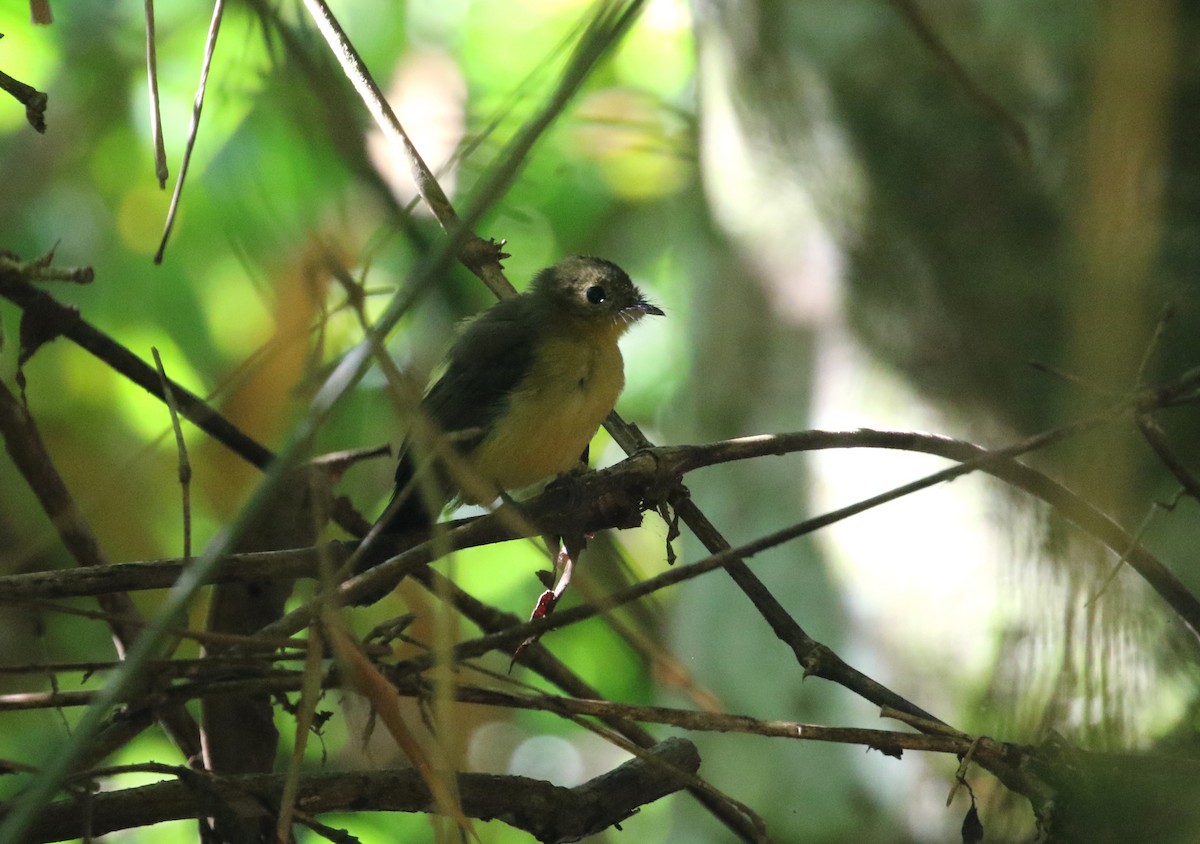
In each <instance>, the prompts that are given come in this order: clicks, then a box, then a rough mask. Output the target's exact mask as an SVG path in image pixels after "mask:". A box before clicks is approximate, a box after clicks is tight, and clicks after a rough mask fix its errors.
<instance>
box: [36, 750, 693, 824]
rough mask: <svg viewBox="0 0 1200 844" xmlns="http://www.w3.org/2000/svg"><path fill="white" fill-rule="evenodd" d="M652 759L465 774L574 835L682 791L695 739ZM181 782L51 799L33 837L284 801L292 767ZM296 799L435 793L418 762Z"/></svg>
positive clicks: (314, 783) (347, 805)
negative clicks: (602, 769)
mask: <svg viewBox="0 0 1200 844" xmlns="http://www.w3.org/2000/svg"><path fill="white" fill-rule="evenodd" d="M649 753H650V758H649V759H632V760H630V761H628V762H626V763H625V764H623V765H621V766H620V767H618V768H615V769H613V770H612V771H609V772H608V773H606V774H602V775H601V776H599V777H597V778H595V779H593V780H590V781H589V782H586V783H584V784H583V785H580V786H578V787H576V788H562V787H560V786H555V785H551V784H550V783H547V782H543V781H541V780H533V779H529V778H528V777H510V776H499V775H493V774H459V775H458V787H459V790H460V792H461V793H462V798H463V810H464V811H465V812H466V813H467V815H469V816H470V817H474V818H480V819H484V820H490V819H499V820H503V821H504V822H505V823H508V824H509V825H511V826H514V827H516V828H518V829H523V830H525V831H527V832H529V833H530V834H531V835H533V836H535V837H536V838H537V839H538V840H540V841H571V840H577V839H578V838H581V837H583V836H586V835H592V834H595V833H597V832H600V831H601V830H604V829H607V828H608V827H610V826H612V825H613V824H616V823H620V822H621V821H623V820H625V819H626V818H627V817H629V815H630V814H632V813H633V812H634V811H636V809H637V808H638V807H639V806H643V805H645V804H647V803H651V802H653V801H655V800H658V799H660V798H662V797H664V796H666V795H668V794H671V793H673V792H675V791H677V790H679V787H680V785H679V780H677V779H676V778H673V777H671V776H669V775H668V774H667V773H666V772H667V771H669V770H671V769H679V770H681V771H683V772H685V773H694V772H695V771H696V770H697V768H698V767H699V765H700V758H699V755H698V754H697V753H696V749H695V747H694V746H693V745H692V744H691V743H690V742H688V741H685V740H683V739H677V738H674V739H668V740H666V741H664V742H662V743H660V744H659V745H658V746H657V747H656V748H654V749H653V750H652V751H650V752H649ZM175 773H176V774H177V775H178V776H179V779H178V780H177V781H168V782H162V783H157V784H155V785H148V786H142V787H140V788H130V789H124V790H120V791H109V792H103V793H100V794H94V795H84V796H81V797H79V798H77V799H72V800H63V801H59V802H57V803H53V804H51V805H49V806H47V807H46V808H45V809H44V810H43V811H42V813H41V814H40V815H39V817H38V819H37V821H36V822H35V823H34V824H33V826H32V827H31V828H30V831H29V837H28V839H27V840H29V841H31V842H33V841H59V840H62V839H64V838H78V837H82V836H84V835H104V834H106V833H109V832H113V831H116V830H120V829H131V828H135V827H141V826H147V825H150V824H154V823H161V822H163V821H167V820H178V819H181V818H195V817H204V816H205V815H208V814H212V813H213V812H215V811H219V810H221V809H222V808H223V807H224V806H230V805H239V804H240V805H242V806H245V807H247V808H253V807H255V806H258V807H259V808H260V810H262V811H265V810H264V809H262V807H263V806H264V805H265V806H273V805H277V804H278V801H279V796H280V790H281V788H282V785H283V776H281V775H275V774H264V775H254V776H241V777H211V778H210V777H204V776H203V775H201V774H197V773H189V772H187V771H184V770H177V771H175ZM297 804H298V805H299V806H300V807H301V808H302V809H303V811H304V813H305V814H307V815H315V814H319V813H322V812H331V811H349V810H353V811H382V812H429V811H432V809H433V802H432V797H431V795H430V793H429V790H428V788H426V786H425V784H424V783H423V782H422V781H421V778H420V777H419V776H418V775H417V774H416V773H415V772H414V771H412V770H402V771H372V772H338V773H323V774H306V775H304V776H302V777H301V778H300V781H299V785H298V789H297Z"/></svg>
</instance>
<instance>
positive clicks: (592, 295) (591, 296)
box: [583, 284, 608, 305]
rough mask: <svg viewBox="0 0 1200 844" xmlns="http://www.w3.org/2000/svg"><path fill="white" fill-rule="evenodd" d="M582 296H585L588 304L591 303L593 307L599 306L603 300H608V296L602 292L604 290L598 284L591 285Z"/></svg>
mask: <svg viewBox="0 0 1200 844" xmlns="http://www.w3.org/2000/svg"><path fill="white" fill-rule="evenodd" d="M583 295H584V296H587V300H588V301H589V302H591V303H592V304H593V305H599V304H600V303H601V302H603V301H604V300H605V299H607V298H608V296H607V295H606V294H605V292H604V288H603V287H601V286H600V285H598V284H593V285H592V286H591V287H589V288H588V289H587V291H586V292H585V293H584V294H583Z"/></svg>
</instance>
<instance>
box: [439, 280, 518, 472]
mask: <svg viewBox="0 0 1200 844" xmlns="http://www.w3.org/2000/svg"><path fill="white" fill-rule="evenodd" d="M525 305H526V302H525V297H521V296H517V297H514V298H511V299H506V300H504V301H503V302H500V303H499V304H497V305H494V306H492V308H491V309H490V310H488V311H486V312H485V313H484V314H483V315H482V316H481V317H479V318H478V319H476V320H475V321H474V322H472V323H471V324H470V325H468V326H467V328H466V330H465V331H464V332H463V334H462V336H461V337H459V338H458V341H457V342H456V343H455V344H454V347H453V348H452V349H451V350H450V356H449V365H448V366H447V368H446V372H445V373H444V374H443V375H442V377H441V378H439V379H438V381H437V383H436V384H434V385H433V387H432V388H431V389H430V391H429V394H428V395H426V396H425V400H424V402H422V407H423V408H424V410H425V412H426V413H428V414H429V416H430V418H431V419H432V420H433V421H434V422H436V423H437V425H438V426H439V427H440V428H441V429H442V430H443V431H445V432H446V433H450V434H453V433H455V432H462V433H464V434H465V436H464V437H463V438H461V439H457V440H456V442H457V445H458V448H459V449H460V450H462V451H466V452H469V451H470V450H471V449H473V448H474V447H475V446H476V445H478V444H479V441H480V440H482V439H483V437H484V436H485V435H486V433H487V431H488V429H489V428H490V427H491V426H492V423H494V422H495V421H496V419H497V417H498V416H499V415H500V414H501V412H502V411H503V410H504V407H505V404H506V402H507V401H508V396H509V394H510V393H511V392H512V391H513V390H514V389H515V388H516V387H517V385H518V384H519V383H520V382H521V379H522V378H523V377H524V376H525V374H526V373H527V372H528V371H529V367H530V365H531V364H532V363H533V346H534V339H535V334H536V331H537V327H536V321H534V320H531V319H529V318H528V315H527V314H525Z"/></svg>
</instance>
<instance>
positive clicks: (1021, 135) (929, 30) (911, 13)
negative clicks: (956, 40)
mask: <svg viewBox="0 0 1200 844" xmlns="http://www.w3.org/2000/svg"><path fill="white" fill-rule="evenodd" d="M888 2H889V3H890V4H891V6H892V8H893V9H895V10H896V13H897V14H898V15H900V17H901V18H903V19H904V21H905V22H906V23H907V24H908V25H909V27H910V28H911V29H912V31H913V32H914V33H915V34H916V36H917V38H919V39H920V41H921V43H922V44H924V45H925V49H927V50H929V52H930V53H931V54H932V55H933V57H934V59H936V60H937V62H938V64H940V65H941V66H942V69H943V70H944V71H945V72H946V74H947V75H948V76H949V77H950V78H951V79H952V80H953V81H954V82H955V83H956V84H957V85H958V86H959V87H960V88H961V89H962V91H963V93H964V94H966V95H967V99H969V100H971V101H972V102H973V103H975V104H976V105H977V106H979V107H980V108H981V109H983V111H984V112H985V113H986V114H987V115H988V116H989V117H991V118H992V119H993V120H995V121H996V122H997V123H999V124H1000V126H1001V128H1002V129H1004V131H1006V132H1007V133H1008V134H1009V136H1010V137H1011V138H1012V139H1013V141H1014V142H1016V144H1017V147H1018V148H1019V149H1020V150H1021V153H1022V155H1024V156H1025V157H1026V158H1028V157H1029V152H1030V147H1029V133H1028V132H1027V131H1026V130H1025V126H1024V125H1023V124H1022V123H1021V121H1019V120H1017V118H1016V117H1014V116H1013V114H1012V112H1010V111H1009V110H1008V109H1007V108H1005V107H1004V106H1003V105H1001V103H1000V101H999V100H997V99H996V98H995V97H993V96H992V95H991V94H989V93H988V92H987V91H986V90H984V88H983V86H982V85H980V84H979V83H978V82H976V81H975V79H974V77H972V76H971V74H970V73H968V72H967V69H966V68H965V67H963V64H962V62H960V61H959V60H958V59H957V58H956V57H955V55H954V53H952V52H950V48H949V47H947V46H946V44H945V42H944V41H942V39H941V37H940V36H939V35H938V34H937V32H936V31H935V30H934V28H933V25H932V24H930V22H929V20H928V19H927V18H926V17H925V13H924V12H922V11H921V9H920V8H919V7H918V6H917V4H916V2H915V0H888Z"/></svg>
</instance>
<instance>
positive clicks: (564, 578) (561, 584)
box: [510, 536, 588, 670]
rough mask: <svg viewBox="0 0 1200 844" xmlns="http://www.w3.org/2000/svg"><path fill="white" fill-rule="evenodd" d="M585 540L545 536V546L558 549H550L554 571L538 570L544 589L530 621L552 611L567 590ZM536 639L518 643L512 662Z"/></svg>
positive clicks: (581, 537) (578, 537)
mask: <svg viewBox="0 0 1200 844" xmlns="http://www.w3.org/2000/svg"><path fill="white" fill-rule="evenodd" d="M587 540H588V538H587V537H586V536H574V537H572V536H564V537H562V539H561V541H560V540H559V538H558V537H552V536H547V537H546V545H547V547H549V548H550V549H554V548H557V549H558V550H557V551H553V550H551V556H552V561H553V563H554V572H553V573H550V572H539V577H542V585H543V586H545V587H546V589H545V591H544V592H542V594H541V595H539V596H538V599H537V603H536V604H534V606H533V612H532V613H531V614H530V616H529V620H530V621H537V620H538V619H539V618H545V617H546V616H548V615H550V613H552V612H554V608H555V607H556V606H557V605H558V599H559V598H561V597H562V595H563V593H564V592H566V591H567V587H568V586H570V585H571V575H572V573H573V572H574V571H575V560H577V559H578V558H579V554H580V553H582V551H583V549H584V547H585V546H586V545H587ZM543 575H544V577H543ZM537 640H538V637H537V636H530V637H529V638H528V639H526V640H525V641H523V642H522V643H521V644H520V645H518V646H517V649H516V650H515V651H514V652H513V662H516V660H517V657H519V656H520V655H521V652H522V651H524V650H525V649H526V648H527V647H529V646H530V645H532V644H533V643H534V642H536V641H537ZM510 670H511V665H510Z"/></svg>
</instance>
